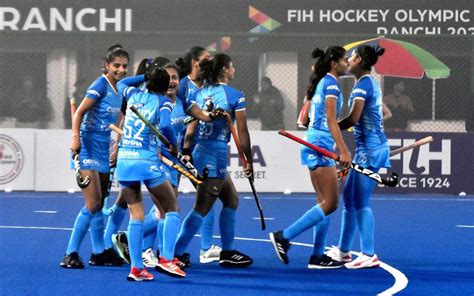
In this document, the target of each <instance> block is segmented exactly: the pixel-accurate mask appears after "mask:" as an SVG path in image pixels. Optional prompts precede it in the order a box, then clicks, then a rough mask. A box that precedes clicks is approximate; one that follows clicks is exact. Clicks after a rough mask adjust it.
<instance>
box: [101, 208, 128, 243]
mask: <svg viewBox="0 0 474 296" xmlns="http://www.w3.org/2000/svg"><path fill="white" fill-rule="evenodd" d="M126 213H127V209H126V208H125V209H123V208H121V207H119V206H117V205H116V204H115V205H113V206H112V214H111V215H110V216H109V219H108V221H107V227H106V228H105V234H104V246H105V248H106V249H110V248H112V247H113V246H114V244H113V243H112V234H114V233H117V231H118V230H119V228H120V225H121V224H122V222H123V219H124V218H125V214H126Z"/></svg>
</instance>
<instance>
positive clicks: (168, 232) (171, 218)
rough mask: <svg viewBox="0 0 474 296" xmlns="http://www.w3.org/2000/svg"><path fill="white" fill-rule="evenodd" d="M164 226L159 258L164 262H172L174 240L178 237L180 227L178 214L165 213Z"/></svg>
mask: <svg viewBox="0 0 474 296" xmlns="http://www.w3.org/2000/svg"><path fill="white" fill-rule="evenodd" d="M164 224H165V225H164V227H163V254H160V256H162V257H164V258H165V259H166V260H173V258H174V249H175V246H176V238H177V237H178V232H179V227H180V225H181V217H180V216H179V214H178V212H168V213H166V215H165V223H164Z"/></svg>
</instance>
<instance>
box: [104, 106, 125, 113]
mask: <svg viewBox="0 0 474 296" xmlns="http://www.w3.org/2000/svg"><path fill="white" fill-rule="evenodd" d="M121 110H122V108H120V107H111V106H109V107H107V113H119V112H120V111H121Z"/></svg>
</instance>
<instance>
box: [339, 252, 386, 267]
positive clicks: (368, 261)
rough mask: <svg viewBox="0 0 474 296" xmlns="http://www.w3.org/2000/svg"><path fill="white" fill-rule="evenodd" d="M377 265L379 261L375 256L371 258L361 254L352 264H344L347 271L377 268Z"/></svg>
mask: <svg viewBox="0 0 474 296" xmlns="http://www.w3.org/2000/svg"><path fill="white" fill-rule="evenodd" d="M379 265H380V261H379V258H378V257H377V255H375V254H374V255H373V256H367V255H365V254H362V253H361V254H360V255H359V257H357V258H356V259H354V260H353V261H352V262H349V263H346V264H344V266H345V267H346V268H347V269H360V268H371V267H379Z"/></svg>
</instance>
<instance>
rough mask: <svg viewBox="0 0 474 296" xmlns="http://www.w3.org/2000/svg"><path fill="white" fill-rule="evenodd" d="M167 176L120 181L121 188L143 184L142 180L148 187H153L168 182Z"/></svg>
mask: <svg viewBox="0 0 474 296" xmlns="http://www.w3.org/2000/svg"><path fill="white" fill-rule="evenodd" d="M167 180H169V179H167V178H163V177H159V178H154V179H148V180H143V181H119V184H120V188H126V187H132V186H133V185H136V184H138V185H141V182H143V184H145V186H146V187H147V188H153V187H156V186H160V185H161V184H163V183H164V182H166V181H167Z"/></svg>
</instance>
